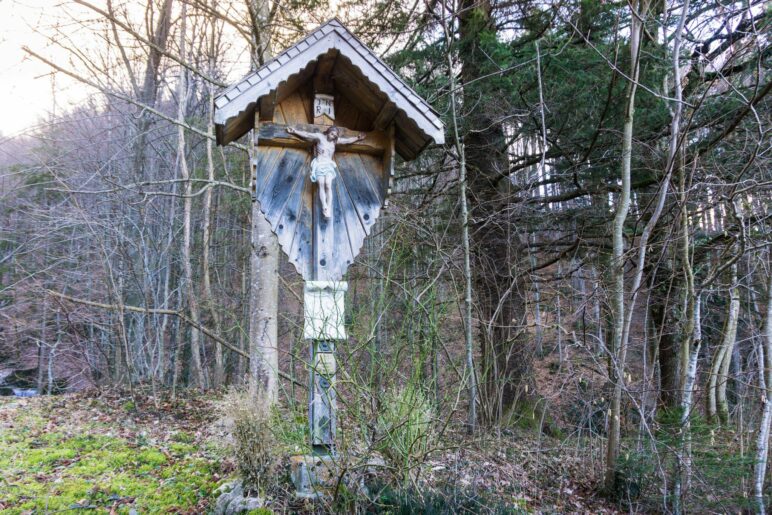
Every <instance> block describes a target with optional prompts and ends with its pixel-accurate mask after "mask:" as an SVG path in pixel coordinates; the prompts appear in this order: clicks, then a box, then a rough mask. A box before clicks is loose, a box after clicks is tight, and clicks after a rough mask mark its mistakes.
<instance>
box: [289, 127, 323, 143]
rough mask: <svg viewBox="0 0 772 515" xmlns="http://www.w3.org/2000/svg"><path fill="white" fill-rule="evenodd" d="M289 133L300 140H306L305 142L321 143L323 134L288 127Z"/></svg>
mask: <svg viewBox="0 0 772 515" xmlns="http://www.w3.org/2000/svg"><path fill="white" fill-rule="evenodd" d="M287 132H288V133H289V134H292V135H295V136H297V137H298V138H301V139H305V140H311V141H319V140H321V139H322V134H321V133H319V132H306V131H301V130H300V129H296V128H295V127H287Z"/></svg>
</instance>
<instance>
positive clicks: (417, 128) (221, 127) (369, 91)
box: [214, 18, 445, 159]
mask: <svg viewBox="0 0 772 515" xmlns="http://www.w3.org/2000/svg"><path fill="white" fill-rule="evenodd" d="M322 58H332V59H334V69H333V72H332V75H333V78H335V77H336V76H339V77H341V80H340V85H339V84H338V81H336V89H338V90H340V89H342V88H345V87H348V88H349V91H340V93H342V94H344V95H346V96H347V97H348V99H349V101H351V102H352V103H353V104H354V105H355V106H356V107H357V108H358V109H362V110H363V111H365V112H367V113H369V115H370V116H371V117H372V119H373V124H374V125H375V126H374V127H372V129H384V128H385V125H386V124H388V123H391V122H393V123H394V124H395V126H396V132H397V144H396V147H397V148H396V150H397V152H398V153H399V154H400V155H401V156H402V157H403V158H405V159H413V158H415V157H416V156H417V155H418V153H420V152H421V150H422V149H423V148H424V147H425V146H426V145H428V144H429V143H431V142H432V141H433V142H434V143H437V144H442V143H444V140H445V129H444V125H443V123H442V121H441V120H440V118H439V115H438V114H437V112H436V111H434V109H432V107H431V106H430V105H429V104H428V103H427V102H426V101H425V100H423V99H422V98H421V97H420V96H418V95H417V94H416V92H415V91H413V90H412V89H411V88H410V86H408V85H407V84H406V83H405V82H404V81H403V80H402V79H401V78H400V77H399V76H398V75H397V74H396V73H395V72H394V71H393V70H391V68H389V67H388V66H387V65H386V64H384V63H383V61H381V60H380V59H379V58H378V56H376V55H375V54H374V53H373V52H372V51H371V50H370V49H369V48H367V47H366V46H365V45H364V44H363V43H362V42H361V41H360V40H359V39H357V38H356V36H354V35H353V34H352V33H351V32H349V31H348V29H346V28H345V27H344V26H343V25H342V24H341V23H340V21H338V20H337V19H335V18H333V19H332V20H330V21H328V22H327V23H325V24H323V25H321V26H320V27H318V28H317V29H316V30H314V31H313V32H311V33H310V34H309V35H308V36H307V37H305V38H303V39H301V40H300V41H299V42H297V43H296V44H295V45H293V46H292V47H290V48H288V49H287V50H285V51H284V52H282V53H281V54H279V55H278V56H276V58H274V59H272V60H271V61H269V62H268V63H266V64H265V65H263V66H262V67H261V68H259V69H258V70H257V71H255V72H253V73H250V74H249V75H247V76H246V77H244V78H243V79H241V80H240V81H239V82H237V83H236V84H234V85H233V86H231V87H230V88H228V89H227V90H225V91H224V92H223V93H222V94H220V95H219V96H218V97H217V98H216V99H215V114H214V120H215V125H216V132H217V142H218V143H219V144H221V145H224V144H227V143H229V142H231V141H233V140H235V139H238V138H240V137H241V136H243V135H244V134H245V133H246V132H247V131H249V130H250V129H251V128H252V127H253V116H254V112H255V108H256V107H258V106H259V105H260V104H259V102H260V100H261V98H263V97H268V98H269V99H272V101H273V100H275V99H276V97H277V96H282V90H285V91H284V94H287V93H288V91H286V90H287V89H294V88H296V87H298V85H299V84H300V83H302V82H305V81H306V80H308V79H309V78H310V77H311V76H312V75H313V74H314V70H315V68H316V64H317V63H318V62H319V61H320V60H321V59H322ZM344 76H345V77H346V79H345V80H344V79H343V77H344ZM346 84H348V86H346ZM351 84H356V87H355V88H354V87H352V85H351ZM352 96H355V97H356V98H351V97H352ZM380 125H382V126H380Z"/></svg>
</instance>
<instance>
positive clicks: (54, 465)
mask: <svg viewBox="0 0 772 515" xmlns="http://www.w3.org/2000/svg"><path fill="white" fill-rule="evenodd" d="M55 402H56V401H52V400H47V399H35V400H33V401H27V402H25V404H23V405H22V404H9V403H8V402H7V401H0V471H2V474H1V475H0V513H2V514H7V515H13V514H23V513H53V512H60V511H61V512H64V511H69V512H77V511H80V510H84V509H88V510H89V512H91V513H129V511H130V510H131V509H134V510H137V511H138V512H139V513H143V514H144V513H167V512H176V513H205V512H206V511H207V507H208V506H209V505H210V504H212V503H213V502H214V499H211V498H210V496H211V494H212V492H213V490H214V489H215V488H216V487H217V482H218V479H219V476H218V471H219V468H220V466H219V460H218V458H217V457H216V456H213V455H212V454H211V453H209V452H207V451H206V450H205V449H204V448H203V444H202V445H201V446H199V444H197V443H196V441H195V438H194V437H193V436H192V435H191V434H188V433H185V432H180V433H173V434H172V435H171V437H170V438H152V437H150V438H149V437H147V436H146V435H144V434H143V433H142V432H141V431H140V433H139V436H138V435H137V433H136V432H135V431H133V430H131V429H126V425H125V424H122V423H120V422H118V423H117V421H116V420H115V419H113V418H112V417H110V416H107V417H105V416H101V417H91V418H96V419H97V420H89V419H88V417H80V420H78V419H77V418H79V417H77V415H75V414H73V416H68V414H69V413H71V407H67V408H62V409H60V410H57V409H56V408H55V407H54V408H52V403H55ZM104 408H105V410H104V411H106V412H110V409H109V406H107V405H106V406H104ZM92 411H99V406H97V407H96V409H92ZM117 411H118V412H119V413H120V410H117ZM124 413H125V412H124ZM81 415H82V413H81ZM84 419H85V420H84ZM104 419H106V420H104ZM156 425H157V424H156Z"/></svg>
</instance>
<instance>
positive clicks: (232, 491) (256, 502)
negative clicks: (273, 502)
mask: <svg viewBox="0 0 772 515" xmlns="http://www.w3.org/2000/svg"><path fill="white" fill-rule="evenodd" d="M215 493H216V494H218V496H217V504H216V505H215V508H214V511H213V513H214V515H238V514H240V513H247V512H249V511H251V510H256V509H258V508H262V507H263V506H265V500H264V499H262V498H261V497H245V496H244V486H243V484H242V482H241V480H236V481H232V482H230V483H225V484H224V485H221V486H220V487H219V488H218V489H217V490H216V491H215Z"/></svg>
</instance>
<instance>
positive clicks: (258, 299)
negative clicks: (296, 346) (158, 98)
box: [248, 0, 279, 404]
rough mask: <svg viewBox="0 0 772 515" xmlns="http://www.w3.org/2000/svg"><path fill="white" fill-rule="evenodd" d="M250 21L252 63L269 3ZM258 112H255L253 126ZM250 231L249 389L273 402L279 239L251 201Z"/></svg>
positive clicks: (261, 52)
mask: <svg viewBox="0 0 772 515" xmlns="http://www.w3.org/2000/svg"><path fill="white" fill-rule="evenodd" d="M248 7H249V13H250V18H251V22H252V45H253V51H254V52H253V53H254V59H253V66H257V65H258V64H259V63H263V62H264V61H265V59H266V58H268V57H270V54H271V50H270V44H269V43H270V30H269V29H268V28H267V27H269V26H270V24H269V22H270V20H269V17H270V13H269V11H268V3H267V2H266V1H264V0H251V1H250V3H249V4H248ZM258 121H259V114H258V113H255V129H256V128H257V124H258ZM256 156H257V131H253V136H252V153H251V156H250V157H251V158H252V159H251V163H252V164H251V166H252V177H253V180H254V178H255V177H256V174H259V173H261V170H257V169H255V163H256V162H257V159H256ZM251 223H252V232H251V235H252V236H251V238H252V240H251V253H250V284H249V391H250V393H251V394H252V395H253V396H254V397H257V396H258V395H259V396H260V397H261V398H262V400H263V401H266V402H268V403H269V404H274V403H276V402H277V401H278V395H279V348H278V327H279V326H278V309H279V239H278V238H277V237H276V235H275V234H274V233H273V231H272V230H271V224H270V223H269V222H268V220H267V219H266V218H265V216H264V215H263V213H262V212H261V211H260V205H259V204H258V203H257V202H256V201H253V202H252V222H251Z"/></svg>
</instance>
